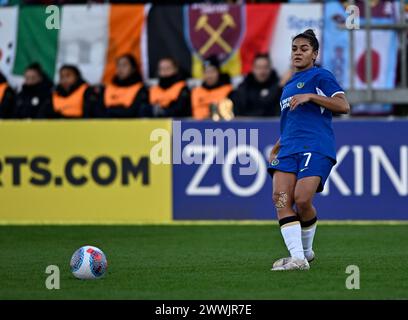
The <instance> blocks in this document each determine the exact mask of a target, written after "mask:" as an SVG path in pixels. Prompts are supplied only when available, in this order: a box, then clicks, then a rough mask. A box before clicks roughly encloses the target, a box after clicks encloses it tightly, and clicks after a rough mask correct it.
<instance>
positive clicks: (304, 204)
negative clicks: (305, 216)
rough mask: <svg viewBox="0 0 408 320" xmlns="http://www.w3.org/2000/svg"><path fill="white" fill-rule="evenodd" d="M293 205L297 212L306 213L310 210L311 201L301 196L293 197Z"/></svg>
mask: <svg viewBox="0 0 408 320" xmlns="http://www.w3.org/2000/svg"><path fill="white" fill-rule="evenodd" d="M295 205H296V208H297V209H298V211H307V210H310V209H311V208H312V199H310V198H309V197H305V196H302V195H295Z"/></svg>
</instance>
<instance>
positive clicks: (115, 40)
mask: <svg viewBox="0 0 408 320" xmlns="http://www.w3.org/2000/svg"><path fill="white" fill-rule="evenodd" d="M144 22H145V6H144V5H112V6H111V10H110V13H109V44H108V49H107V57H106V63H105V70H104V75H103V82H104V83H108V82H109V81H111V79H112V77H113V75H114V72H115V64H116V59H117V58H118V57H119V56H121V55H123V54H131V55H133V56H134V57H135V59H136V61H138V63H139V66H140V67H142V61H141V56H142V53H141V43H142V39H141V38H142V30H143V26H144Z"/></svg>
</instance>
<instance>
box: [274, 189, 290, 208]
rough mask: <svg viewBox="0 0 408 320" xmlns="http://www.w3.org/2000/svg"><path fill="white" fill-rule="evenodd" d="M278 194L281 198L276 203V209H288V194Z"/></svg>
mask: <svg viewBox="0 0 408 320" xmlns="http://www.w3.org/2000/svg"><path fill="white" fill-rule="evenodd" d="M278 194H279V196H278V200H277V201H276V203H275V207H276V208H278V209H281V208H284V207H286V204H287V203H288V194H287V193H286V192H279V193H278Z"/></svg>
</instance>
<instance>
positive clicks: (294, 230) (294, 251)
mask: <svg viewBox="0 0 408 320" xmlns="http://www.w3.org/2000/svg"><path fill="white" fill-rule="evenodd" d="M281 233H282V236H283V240H284V241H285V244H286V247H287V248H288V250H289V252H290V256H291V257H292V258H297V259H304V258H305V255H304V253H303V245H302V230H301V227H300V222H299V221H294V222H290V223H287V224H284V225H283V226H281Z"/></svg>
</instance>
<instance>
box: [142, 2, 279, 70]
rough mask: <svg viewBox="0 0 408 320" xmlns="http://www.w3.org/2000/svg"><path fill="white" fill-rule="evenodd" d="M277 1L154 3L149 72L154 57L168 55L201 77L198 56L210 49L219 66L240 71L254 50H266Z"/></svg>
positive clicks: (248, 65)
mask: <svg viewBox="0 0 408 320" xmlns="http://www.w3.org/2000/svg"><path fill="white" fill-rule="evenodd" d="M279 7H280V5H279V4H272V5H270V4H268V5H251V4H250V5H226V4H222V5H210V4H193V5H185V6H184V7H180V6H153V7H152V9H151V10H150V12H149V17H148V28H147V38H148V59H149V77H156V68H157V62H158V60H159V59H160V58H161V57H164V56H171V57H174V58H175V59H177V60H178V61H179V62H180V66H181V69H182V71H184V73H185V74H187V75H189V76H192V77H194V78H201V77H202V73H203V69H202V63H203V61H204V60H205V59H206V58H208V57H210V56H212V55H215V56H217V57H218V59H219V60H220V62H221V69H222V70H223V71H224V72H228V73H229V74H230V75H231V76H239V75H241V74H243V73H247V72H249V71H250V69H251V65H252V60H253V58H254V56H255V55H256V54H257V53H265V52H267V51H268V49H269V46H270V41H271V36H272V31H273V28H274V26H275V23H276V19H277V16H278V13H279Z"/></svg>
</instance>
